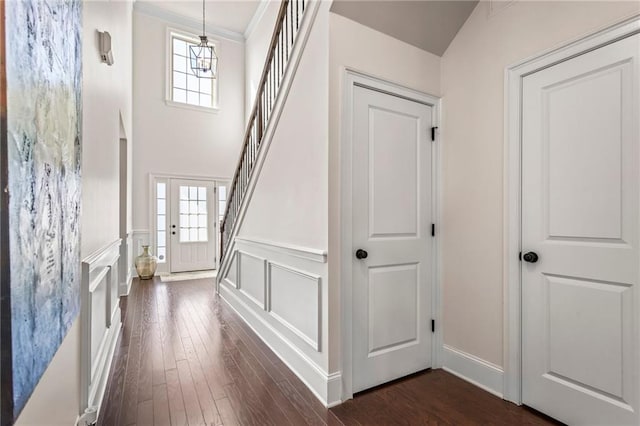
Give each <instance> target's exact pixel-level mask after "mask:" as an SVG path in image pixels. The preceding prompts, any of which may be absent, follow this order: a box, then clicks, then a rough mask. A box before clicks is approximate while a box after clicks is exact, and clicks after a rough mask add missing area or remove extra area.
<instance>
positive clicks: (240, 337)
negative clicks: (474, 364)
mask: <svg viewBox="0 0 640 426" xmlns="http://www.w3.org/2000/svg"><path fill="white" fill-rule="evenodd" d="M121 306H122V308H123V309H122V311H123V330H122V332H121V336H120V339H119V341H118V346H117V349H116V354H115V356H114V360H113V365H112V370H111V374H110V378H109V382H108V384H107V389H106V393H105V400H104V403H103V404H102V412H101V414H100V420H99V424H101V425H123V426H126V425H134V424H136V425H138V426H146V425H223V424H224V425H236V424H237V425H277V426H280V425H305V424H309V425H325V424H327V425H341V424H345V425H391V424H403V425H409V424H429V425H435V424H452V425H467V424H494V425H498V424H502V425H519V424H527V425H533V424H536V425H538V424H552V422H551V421H550V420H548V419H546V418H544V417H543V416H540V415H538V414H536V413H534V412H532V411H529V410H527V409H524V408H521V407H517V406H515V405H513V404H510V403H507V402H504V401H502V400H501V399H499V398H496V397H494V396H493V395H490V394H489V393H486V392H484V391H482V390H480V389H478V388H476V387H475V386H473V385H471V384H469V383H467V382H465V381H463V380H460V379H458V378H457V377H455V376H453V375H451V374H448V373H446V372H444V371H441V370H436V371H427V372H424V373H419V374H416V375H413V376H410V377H408V378H405V379H402V380H400V381H396V382H394V383H392V384H389V385H385V386H382V387H378V388H376V389H373V390H370V391H367V392H363V393H362V394H360V395H357V396H356V397H355V398H354V399H353V400H350V401H347V402H346V403H344V404H342V405H340V406H338V407H335V408H332V409H330V410H327V409H326V408H325V407H324V406H323V405H322V404H321V403H320V402H318V400H317V399H316V398H315V397H314V396H313V394H312V393H311V392H310V391H309V390H308V389H307V388H306V386H305V385H304V384H303V383H302V382H301V381H300V380H299V379H298V378H297V377H296V376H295V375H294V374H293V373H292V372H291V371H289V369H288V368H287V367H286V366H285V365H284V364H283V363H282V361H280V359H279V358H278V357H277V356H276V355H275V354H274V353H273V352H271V350H270V349H269V348H268V347H267V346H266V345H265V344H264V343H263V342H262V341H261V340H260V338H258V337H257V336H256V335H255V334H254V333H253V332H252V331H251V329H249V327H248V326H246V325H245V324H244V323H243V322H242V320H241V319H240V318H239V317H238V316H237V315H236V314H235V313H234V312H233V311H232V310H231V309H230V308H228V307H227V306H226V305H225V304H224V302H222V301H221V300H220V299H219V298H218V297H217V296H216V295H215V293H214V283H213V279H202V280H192V281H177V282H170V283H163V282H161V281H160V280H159V279H158V278H155V279H154V280H146V281H138V280H135V281H134V283H133V288H132V290H131V294H130V295H129V297H126V298H123V299H122V302H121Z"/></svg>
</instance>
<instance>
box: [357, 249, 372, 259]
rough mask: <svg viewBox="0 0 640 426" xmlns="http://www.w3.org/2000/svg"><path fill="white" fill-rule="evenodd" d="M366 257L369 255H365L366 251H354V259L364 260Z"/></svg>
mask: <svg viewBox="0 0 640 426" xmlns="http://www.w3.org/2000/svg"><path fill="white" fill-rule="evenodd" d="M367 256H369V253H367V251H366V250H362V249H358V250H356V257H357V258H358V259H366V258H367Z"/></svg>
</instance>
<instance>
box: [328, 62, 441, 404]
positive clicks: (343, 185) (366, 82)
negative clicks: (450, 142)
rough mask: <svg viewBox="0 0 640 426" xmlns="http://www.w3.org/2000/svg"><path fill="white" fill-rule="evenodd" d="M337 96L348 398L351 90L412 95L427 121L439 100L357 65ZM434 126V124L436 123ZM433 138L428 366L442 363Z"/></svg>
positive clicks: (348, 391) (345, 390)
mask: <svg viewBox="0 0 640 426" xmlns="http://www.w3.org/2000/svg"><path fill="white" fill-rule="evenodd" d="M341 77H342V78H341V80H342V101H341V106H342V110H341V114H340V120H341V129H340V234H341V237H340V299H341V309H340V314H341V317H342V318H341V322H340V324H341V325H340V331H341V342H340V343H341V349H340V355H341V369H342V401H346V400H348V399H351V398H353V366H352V364H353V362H352V361H353V358H352V356H353V351H352V336H353V331H352V325H353V322H352V311H353V309H352V308H353V296H352V285H351V284H352V276H353V268H352V265H351V262H352V251H353V250H352V249H353V235H352V232H353V226H352V214H353V206H352V185H353V180H352V170H353V167H352V156H351V152H352V145H353V141H352V126H353V116H352V115H353V114H352V110H353V93H354V89H355V87H365V88H368V89H372V90H376V91H379V92H383V93H387V94H390V95H394V96H398V97H400V98H403V99H407V100H411V101H415V102H418V103H422V104H425V105H428V106H430V107H432V108H433V110H432V117H431V122H432V126H435V127H439V123H440V110H441V100H440V98H438V97H436V96H432V95H429V94H427V93H423V92H420V91H417V90H414V89H411V88H407V87H405V86H402V85H399V84H396V83H393V82H389V81H386V80H382V79H379V78H377V77H373V76H369V75H367V74H364V73H362V72H359V71H355V70H352V69H349V68H344V69H343V70H342V73H341ZM438 130H439V129H438ZM435 139H436V140H435V141H434V142H431V141H429V143H430V144H432V150H433V151H432V156H431V170H432V200H431V203H432V217H433V220H434V223H436V235H435V238H433V239H432V240H433V241H432V244H433V247H432V248H433V251H432V252H433V275H432V283H433V285H432V288H431V292H432V294H431V305H432V306H431V315H432V318H433V319H435V321H436V329H435V332H434V333H433V337H432V341H431V343H432V345H431V348H432V349H431V350H432V353H431V367H432V368H439V367H441V366H442V326H441V324H442V310H441V294H442V291H441V288H440V274H441V270H442V268H441V257H440V253H441V250H440V244H441V243H440V242H441V240H442V238H441V237H440V234H441V231H440V229H439V227H438V226H437V225H438V224H440V223H442V222H441V220H440V218H441V212H440V205H441V203H440V199H441V179H440V176H441V173H440V172H441V170H440V164H441V161H440V151H441V150H440V143H441V141H442V132H440V131H437V132H436V138H435Z"/></svg>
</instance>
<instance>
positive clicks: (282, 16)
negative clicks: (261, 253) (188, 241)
mask: <svg viewBox="0 0 640 426" xmlns="http://www.w3.org/2000/svg"><path fill="white" fill-rule="evenodd" d="M307 1H308V0H282V2H281V5H280V10H279V11H278V16H277V18H276V24H275V30H274V32H273V36H272V38H271V43H270V45H269V49H268V50H267V60H266V63H265V66H264V70H263V72H262V77H261V78H260V84H259V85H258V91H257V93H256V98H255V102H254V105H253V110H252V112H251V115H250V116H249V122H248V124H247V130H246V132H245V135H244V141H243V145H242V152H241V155H240V159H239V161H238V165H237V166H236V171H235V174H234V175H233V180H232V181H231V185H230V186H229V189H228V194H227V206H226V208H225V212H224V217H223V219H222V223H221V224H220V259H221V260H222V259H223V258H224V255H225V250H226V249H227V247H228V245H229V242H230V241H229V240H230V238H231V234H232V232H233V227H234V225H235V223H236V219H237V215H238V212H239V210H240V207H241V206H242V200H243V198H244V195H245V192H246V190H247V186H248V184H249V180H250V178H251V173H252V172H253V167H254V165H255V161H256V159H257V157H258V153H259V152H260V146H261V143H262V139H263V136H264V131H265V129H266V128H267V125H268V124H269V119H270V118H271V113H272V111H273V106H274V104H275V101H276V97H277V96H278V92H279V89H280V84H281V83H282V79H283V77H284V73H285V70H286V68H287V64H288V61H289V57H290V55H291V51H292V49H293V45H294V43H295V40H296V35H297V33H298V30H299V28H300V24H301V22H302V16H303V14H304V11H305V6H306V4H305V3H306V2H307Z"/></svg>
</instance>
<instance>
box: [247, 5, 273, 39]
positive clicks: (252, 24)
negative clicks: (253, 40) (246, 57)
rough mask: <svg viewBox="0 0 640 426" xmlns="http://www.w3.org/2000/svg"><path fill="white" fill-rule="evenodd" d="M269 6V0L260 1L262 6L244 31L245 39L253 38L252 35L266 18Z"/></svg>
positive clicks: (259, 6) (257, 9)
mask: <svg viewBox="0 0 640 426" xmlns="http://www.w3.org/2000/svg"><path fill="white" fill-rule="evenodd" d="M268 5H269V0H260V4H259V5H258V7H257V8H256V11H255V13H254V14H253V16H252V17H251V20H250V21H249V25H247V29H246V30H244V39H245V40H248V39H249V37H251V34H252V33H253V31H254V30H255V29H256V26H257V25H258V23H259V22H260V21H261V20H262V17H263V16H264V12H265V11H266V10H267V6H268Z"/></svg>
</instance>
